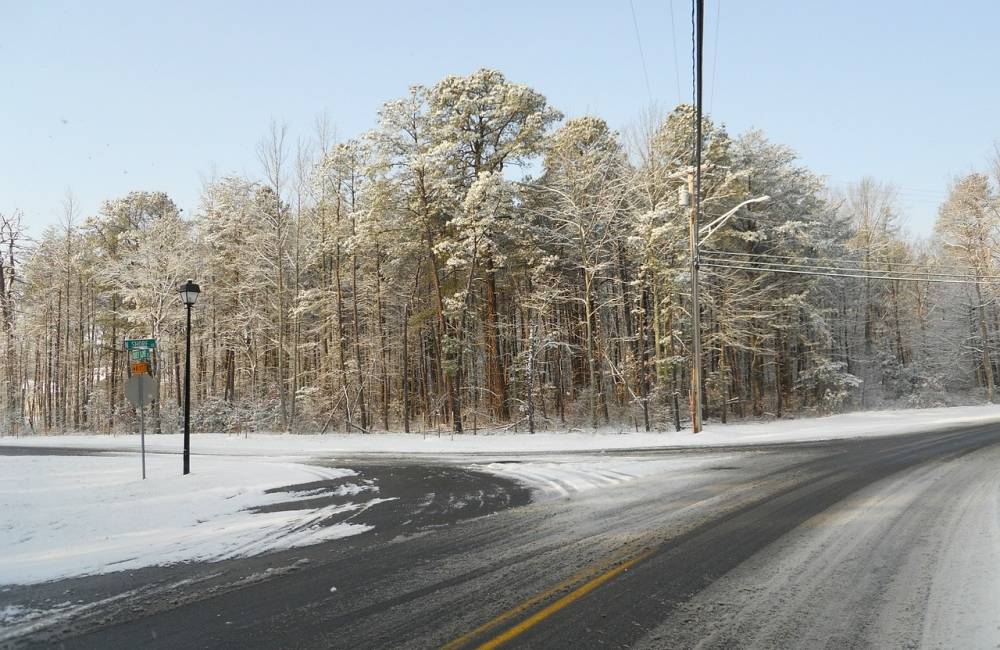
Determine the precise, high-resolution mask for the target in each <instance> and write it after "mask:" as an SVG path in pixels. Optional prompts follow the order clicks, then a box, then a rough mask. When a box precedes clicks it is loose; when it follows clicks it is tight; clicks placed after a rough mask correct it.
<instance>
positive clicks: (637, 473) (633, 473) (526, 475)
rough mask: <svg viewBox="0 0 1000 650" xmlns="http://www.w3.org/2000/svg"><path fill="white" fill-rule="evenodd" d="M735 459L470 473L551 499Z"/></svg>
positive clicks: (532, 462)
mask: <svg viewBox="0 0 1000 650" xmlns="http://www.w3.org/2000/svg"><path fill="white" fill-rule="evenodd" d="M736 458H739V456H738V455H736V454H698V455H697V456H692V457H685V456H669V457H656V456H614V457H601V456H582V457H581V456H567V457H557V458H554V459H553V458H551V457H540V458H533V459H525V460H524V461H517V462H509V461H508V462H502V463H499V462H495V463H485V464H477V465H473V466H472V469H476V470H480V471H485V472H490V473H492V474H497V475H500V476H505V477H507V478H512V479H516V480H519V481H521V482H523V483H526V484H528V485H529V486H531V487H534V488H535V489H537V490H538V491H540V492H541V493H542V494H543V495H546V496H551V497H568V496H572V495H573V494H575V493H578V492H587V491H590V490H607V489H611V488H615V487H618V486H620V485H623V484H625V483H629V482H631V481H634V480H636V479H640V478H644V477H647V476H654V475H655V476H660V477H665V476H669V477H670V478H671V479H683V478H684V477H685V476H686V475H688V474H691V473H698V472H703V471H704V470H705V469H708V468H711V467H712V466H713V465H716V466H717V465H722V464H725V463H728V462H731V461H733V460H734V459H736Z"/></svg>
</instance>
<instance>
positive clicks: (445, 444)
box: [0, 405, 1000, 457]
mask: <svg viewBox="0 0 1000 650" xmlns="http://www.w3.org/2000/svg"><path fill="white" fill-rule="evenodd" d="M993 422H1000V405H985V406H960V407H946V408H930V409H900V410H892V411H864V412H857V413H846V414H842V415H832V416H829V417H822V418H799V419H790V420H775V421H769V422H753V423H737V424H728V425H723V424H719V423H716V422H710V423H708V424H707V425H706V427H705V430H704V431H703V432H702V433H699V434H692V433H691V432H690V431H689V430H685V431H680V432H673V431H669V432H655V433H644V432H643V433H634V432H631V431H622V430H620V429H610V428H603V429H600V430H598V431H596V432H593V431H587V430H573V431H545V432H540V433H537V434H535V435H528V434H526V433H519V434H514V433H510V432H499V431H495V430H494V431H488V430H487V431H480V433H479V435H472V434H468V433H467V434H464V435H459V436H452V435H450V434H448V433H447V432H445V433H442V434H440V435H438V434H437V433H428V434H420V433H413V434H402V433H379V434H374V435H363V434H342V433H337V434H326V435H315V434H312V435H310V434H294V435H289V434H267V433H257V434H249V435H247V436H244V435H228V434H219V433H214V434H209V433H199V434H195V435H194V437H193V441H192V449H193V450H194V451H195V452H197V453H199V454H225V455H238V454H247V455H253V456H263V455H271V454H283V455H287V456H300V457H301V456H314V455H327V454H353V453H387V454H421V453H426V454H510V453H539V452H553V451H558V452H562V451H602V450H614V449H630V448H644V447H710V446H720V445H723V446H724V445H756V444H773V443H780V442H796V441H811V440H829V439H836V438H857V437H864V436H885V435H898V434H906V433H918V432H922V431H933V430H937V429H942V428H946V427H953V426H960V425H974V424H988V423H993ZM0 445H32V446H38V445H48V446H53V447H75V448H90V449H121V450H126V449H128V450H132V449H134V450H138V447H139V440H138V437H137V436H105V435H85V436H78V435H60V436H21V437H9V436H8V437H3V438H0ZM147 449H150V450H153V451H160V452H179V451H180V449H181V436H180V435H159V436H147Z"/></svg>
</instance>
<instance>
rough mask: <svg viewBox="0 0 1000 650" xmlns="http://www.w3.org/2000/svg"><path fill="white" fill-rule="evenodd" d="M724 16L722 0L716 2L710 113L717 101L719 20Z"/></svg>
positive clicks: (709, 89)
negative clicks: (716, 75) (716, 65)
mask: <svg viewBox="0 0 1000 650" xmlns="http://www.w3.org/2000/svg"><path fill="white" fill-rule="evenodd" d="M721 16H722V0H716V2H715V39H714V40H713V41H712V82H711V83H710V84H709V86H708V114H709V115H711V114H712V106H713V105H714V103H715V64H716V62H718V60H719V22H720V18H721Z"/></svg>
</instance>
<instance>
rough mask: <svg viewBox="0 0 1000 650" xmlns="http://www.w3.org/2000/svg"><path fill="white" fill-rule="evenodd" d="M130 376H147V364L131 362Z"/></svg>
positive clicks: (144, 362) (145, 362)
mask: <svg viewBox="0 0 1000 650" xmlns="http://www.w3.org/2000/svg"><path fill="white" fill-rule="evenodd" d="M132 374H133V375H148V374H149V362H147V361H133V362H132Z"/></svg>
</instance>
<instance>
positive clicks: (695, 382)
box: [688, 171, 701, 433]
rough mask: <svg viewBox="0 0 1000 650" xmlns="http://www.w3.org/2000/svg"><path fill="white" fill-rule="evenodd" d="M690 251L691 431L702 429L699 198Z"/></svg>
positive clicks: (693, 211)
mask: <svg viewBox="0 0 1000 650" xmlns="http://www.w3.org/2000/svg"><path fill="white" fill-rule="evenodd" d="M696 174H699V172H698V171H695V172H694V173H692V174H689V175H688V192H689V193H690V196H692V197H696V194H695V192H696V183H695V176H696ZM689 203H690V205H691V209H690V210H689V211H688V214H689V215H690V217H689V219H688V243H689V247H690V250H689V251H688V253H689V257H690V265H691V390H690V391H689V392H688V398H689V403H688V406H689V409H690V412H691V431H692V432H693V433H698V432H699V431H701V301H700V299H699V295H698V200H697V198H695V200H693V201H689Z"/></svg>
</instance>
